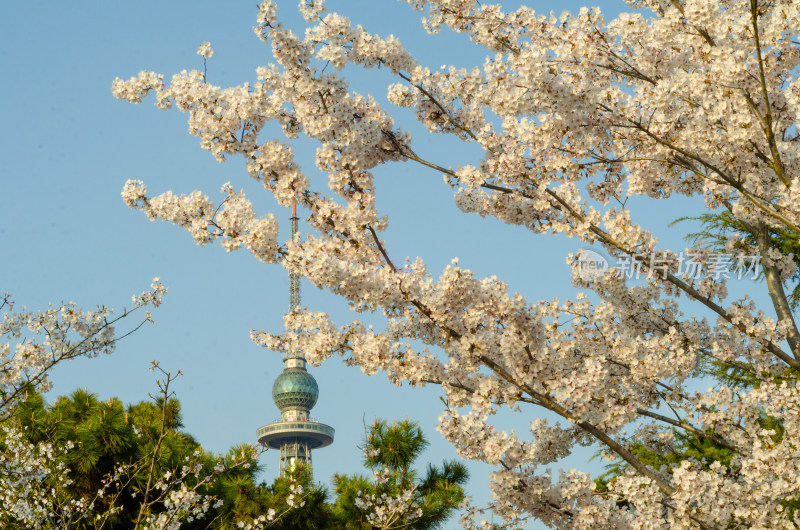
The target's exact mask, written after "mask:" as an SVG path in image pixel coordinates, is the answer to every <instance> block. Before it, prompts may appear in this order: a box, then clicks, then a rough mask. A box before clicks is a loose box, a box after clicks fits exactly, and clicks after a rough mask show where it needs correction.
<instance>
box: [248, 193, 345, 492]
mask: <svg viewBox="0 0 800 530" xmlns="http://www.w3.org/2000/svg"><path fill="white" fill-rule="evenodd" d="M291 222H292V239H294V238H295V237H296V236H297V205H292V217H291ZM299 307H300V278H299V277H298V276H297V274H296V273H294V272H290V273H289V311H297V310H298V308H299ZM317 398H319V387H318V386H317V381H316V380H315V379H314V376H312V375H311V374H310V373H308V370H306V360H305V357H303V356H302V354H300V355H288V356H286V357H284V359H283V372H281V375H279V376H278V378H277V379H275V383H273V385H272V400H273V401H274V402H275V405H277V407H278V408H279V409H280V411H281V417H280V418H279V419H277V420H275V421H273V422H272V423H268V424H267V425H264V426H263V427H261V428H260V429H258V431H256V433H257V435H258V442H259V443H260V444H263V445H265V446H267V447H271V448H273V449H279V450H280V476H282V477H283V476H286V474H287V473H288V472H289V471H291V470H293V469H294V468H295V467H297V466H298V465H303V466H305V467H307V468H309V469H311V450H312V449H318V448H320V447H325V446H328V445H330V444H332V443H333V434H334V430H333V427H331V426H330V425H325V424H324V423H320V422H319V421H317V420H316V419H314V418H312V417H311V416H309V412H310V411H311V409H312V408H313V407H314V405H315V404H316V403H317Z"/></svg>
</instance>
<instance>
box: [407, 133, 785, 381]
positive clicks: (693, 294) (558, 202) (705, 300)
mask: <svg viewBox="0 0 800 530" xmlns="http://www.w3.org/2000/svg"><path fill="white" fill-rule="evenodd" d="M404 153H405V156H406V158H408V159H409V160H413V161H415V162H418V163H420V164H422V165H424V166H427V167H430V168H432V169H436V170H437V171H441V172H443V173H445V174H448V175H450V176H452V177H454V178H459V177H458V175H457V174H456V173H455V172H454V171H452V170H451V169H448V168H445V167H443V166H440V165H438V164H435V163H432V162H428V161H427V160H424V159H422V158H420V157H419V156H418V155H416V153H414V152H413V151H412V150H411V149H410V148H409V147H407V146H406V147H405V149H404ZM481 187H483V188H486V189H490V190H494V191H499V192H501V193H508V194H518V195H520V196H522V197H525V198H526V199H531V200H533V199H534V198H533V197H531V196H530V195H528V194H526V193H525V192H522V191H519V190H511V189H509V188H506V187H503V186H498V185H496V184H489V183H486V182H484V183H483V184H482V185H481ZM543 191H544V193H546V194H547V195H549V196H550V197H551V199H552V200H553V201H555V203H553V202H551V205H552V206H553V207H554V208H556V209H558V210H561V211H564V212H567V213H568V214H569V215H570V216H572V217H573V218H574V219H576V220H577V221H579V222H581V223H587V220H586V217H585V216H583V215H582V214H580V213H579V212H578V211H577V210H575V209H574V208H573V207H572V206H571V205H570V204H569V203H568V202H567V201H565V200H564V199H563V198H561V197H560V196H559V195H558V194H557V193H556V192H554V191H553V190H551V189H549V188H545V189H544V190H543ZM587 224H588V228H589V230H590V231H591V232H592V233H594V234H595V235H596V236H597V237H598V239H599V240H600V241H602V242H603V243H605V244H606V245H608V246H609V247H612V248H614V249H616V250H619V251H621V252H623V253H624V254H627V255H628V256H631V257H632V258H633V259H636V255H637V251H636V250H635V249H629V248H627V247H626V246H624V245H622V244H621V243H619V242H617V241H616V240H614V239H613V238H612V237H611V235H610V234H609V233H608V232H606V231H605V230H603V229H602V228H600V227H599V226H597V225H595V224H594V223H587ZM639 263H640V264H641V266H642V267H644V268H645V269H649V267H650V265H649V263H647V261H641V260H639ZM664 279H665V280H667V281H669V282H670V283H672V284H674V285H675V286H676V287H678V288H679V289H681V290H682V291H684V292H685V293H686V294H687V295H689V297H690V298H693V299H695V300H697V301H698V302H700V303H702V304H703V305H705V306H706V307H707V308H709V309H711V310H712V311H713V312H714V313H716V314H717V315H719V316H720V317H722V318H723V319H724V320H725V321H726V322H728V323H729V324H731V325H733V326H734V327H735V328H736V329H738V330H739V331H740V332H742V333H743V334H745V335H746V336H748V337H751V338H755V339H756V340H758V341H759V342H761V343H762V344H763V345H764V347H765V348H767V350H768V351H769V352H770V353H772V354H773V355H775V356H776V357H777V358H779V359H780V360H782V361H783V362H784V363H786V364H787V365H789V366H790V367H792V368H793V369H795V370H800V361H798V360H797V359H794V358H793V357H792V356H791V355H789V354H787V353H786V352H784V351H783V350H782V349H781V348H779V347H778V346H777V345H776V344H774V343H773V342H771V341H768V340H764V339H760V338H757V337H755V336H754V335H753V334H752V333H751V332H748V330H747V327H746V326H745V325H744V324H743V323H741V322H737V321H735V320H734V319H733V317H732V316H731V315H729V314H728V312H727V311H725V309H724V308H722V307H721V306H720V305H719V304H717V303H715V302H714V301H713V300H711V299H710V298H709V297H707V296H704V295H703V294H701V293H700V292H699V291H698V290H697V289H695V288H694V287H692V286H691V285H690V284H688V283H687V282H685V281H683V280H682V279H680V278H678V277H677V276H675V275H674V274H673V273H671V272H668V271H666V277H665V278H664Z"/></svg>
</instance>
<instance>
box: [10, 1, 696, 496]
mask: <svg viewBox="0 0 800 530" xmlns="http://www.w3.org/2000/svg"><path fill="white" fill-rule="evenodd" d="M280 5H281V17H282V18H283V20H284V21H286V22H287V23H288V24H289V25H294V26H295V27H297V24H298V23H299V20H300V19H299V16H298V15H297V12H296V2H295V1H294V0H293V1H287V2H280ZM328 5H329V9H331V10H337V11H339V12H341V13H343V14H345V15H348V16H350V17H351V19H353V20H354V22H356V23H360V24H362V25H363V26H364V27H366V28H367V29H368V30H370V31H372V32H376V33H379V34H381V35H387V34H389V33H394V34H395V35H397V36H398V37H399V38H400V40H401V41H402V42H403V43H404V45H405V46H406V47H407V48H409V49H410V50H411V51H412V52H413V53H415V54H416V55H417V57H418V58H419V59H420V61H421V62H422V63H423V64H426V65H428V66H430V67H431V68H438V67H439V66H440V65H441V64H445V63H447V64H455V65H456V66H471V65H474V64H480V62H481V57H482V54H481V52H480V50H477V49H476V48H475V47H474V46H473V45H472V44H471V43H470V42H469V41H468V40H467V39H466V38H464V37H463V36H458V35H454V34H452V33H448V32H443V34H442V35H440V36H438V37H429V36H428V35H426V34H425V33H424V31H423V30H422V29H421V26H420V24H419V18H420V14H419V13H416V12H414V11H413V10H412V9H411V7H410V6H408V5H407V4H405V3H404V2H398V1H394V0H380V1H378V0H371V1H367V0H357V1H340V2H330V1H329V2H328ZM533 5H534V7H535V8H536V9H537V10H540V11H543V12H549V11H551V10H554V11H556V12H557V13H560V12H561V11H562V10H564V9H569V10H575V9H576V8H577V7H578V6H579V5H581V2H573V1H562V2H558V3H554V2H550V3H548V2H541V1H537V2H535V3H534V4H533ZM609 7H611V6H609ZM613 7H614V8H616V4H615V5H614V6H613ZM4 15H5V16H4V17H3V18H2V20H0V35H2V36H0V43H1V45H0V71H2V72H3V78H4V81H3V83H2V84H1V85H0V97H1V98H2V100H3V101H4V102H5V105H4V111H3V124H4V126H3V127H2V128H1V129H0V146H2V147H0V149H2V151H1V152H0V154H1V155H2V157H0V168H2V169H1V170H0V175H2V184H3V193H2V194H1V195H0V244H2V246H1V247H0V248H2V249H3V259H2V261H0V280H2V281H0V291H11V292H12V293H13V295H14V298H15V300H16V301H17V302H18V303H19V304H24V305H27V306H29V307H31V308H38V307H43V306H46V305H47V303H48V302H50V301H52V302H55V303H57V302H59V301H62V300H64V301H69V300H74V301H75V302H77V303H79V304H80V305H83V306H92V305H94V304H96V303H103V304H106V305H109V306H111V307H115V308H121V307H123V306H130V296H131V295H132V294H134V293H138V292H140V291H142V290H143V289H145V288H146V287H147V286H148V285H149V283H150V280H151V278H153V277H154V276H160V277H161V279H162V281H163V282H164V284H165V285H166V286H168V287H169V289H170V292H169V294H168V295H167V297H166V299H165V302H164V305H163V306H162V307H161V308H160V309H158V310H156V311H155V312H154V319H155V321H156V324H155V325H154V326H149V325H148V326H146V327H145V328H144V329H143V330H142V331H140V332H138V333H136V334H135V335H134V336H132V337H130V338H128V339H126V340H125V341H124V342H122V343H121V344H120V345H119V347H118V350H117V352H116V353H115V354H113V355H112V356H110V357H103V358H98V359H91V360H82V361H77V362H73V363H70V364H68V365H65V366H63V367H62V368H61V369H59V370H58V371H57V372H56V374H55V378H54V382H55V388H54V390H53V391H52V392H51V394H50V397H51V398H52V397H54V396H55V395H59V394H64V393H68V392H71V391H72V390H74V389H75V388H79V387H80V388H82V387H87V388H89V389H90V390H91V391H93V392H96V393H98V394H99V395H100V396H101V397H107V396H117V397H119V398H120V399H122V400H124V401H126V402H131V401H139V400H142V399H146V397H147V393H148V392H153V391H154V390H155V380H154V377H153V374H151V373H150V372H149V371H148V369H147V368H148V365H149V363H150V362H151V361H152V360H158V361H160V362H161V364H162V366H163V367H164V368H165V369H167V370H172V371H176V370H178V369H182V370H184V372H185V377H183V378H182V379H181V380H180V381H179V382H178V383H177V385H176V387H175V388H176V391H177V393H178V397H179V399H180V400H181V402H182V403H183V415H184V423H185V427H186V430H188V431H189V432H191V433H192V434H194V435H195V436H196V437H197V439H198V440H199V441H200V442H201V443H202V444H203V445H204V446H205V447H207V448H209V449H212V450H215V451H223V450H225V449H226V448H228V447H230V446H231V445H234V444H236V443H240V442H243V441H252V442H255V431H256V429H257V428H258V427H260V426H261V425H263V424H265V423H268V422H270V421H272V420H273V419H275V418H276V417H277V416H278V415H279V413H278V410H277V409H276V408H275V406H274V405H273V403H272V400H271V396H270V389H271V386H272V381H273V380H274V378H275V377H276V376H277V375H278V373H279V372H280V370H281V368H282V363H281V359H280V356H279V355H278V354H276V353H273V352H269V351H265V350H263V349H261V348H259V347H257V346H256V345H254V344H253V343H252V342H250V340H249V332H250V330H251V329H256V330H263V331H274V332H279V331H280V330H281V329H282V315H283V313H284V312H285V310H286V306H287V283H288V281H287V278H286V274H285V272H284V270H283V269H282V268H280V266H277V265H271V266H265V265H262V264H260V263H258V262H257V261H256V260H255V259H253V258H252V257H251V256H250V255H249V254H247V253H245V252H235V253H230V254H228V253H226V252H224V250H222V249H221V248H220V247H219V246H218V245H212V246H209V247H205V248H200V247H197V246H195V245H194V243H193V242H192V240H191V238H190V237H189V235H188V234H187V233H186V232H184V231H182V230H180V229H179V228H177V227H174V226H172V225H168V224H166V223H161V222H158V223H151V222H149V221H148V220H147V219H146V217H145V216H144V215H143V214H141V213H139V212H136V211H133V210H130V209H128V208H127V207H126V206H125V205H124V204H123V202H122V200H121V198H120V191H121V189H122V186H123V184H124V182H125V181H126V180H127V179H129V178H135V179H142V180H144V181H145V183H147V184H148V187H149V189H150V190H151V192H162V191H166V190H169V189H171V190H173V191H174V192H175V193H178V194H179V193H188V192H190V191H192V190H194V189H201V190H203V191H204V192H206V193H207V194H209V195H210V196H211V197H212V198H217V197H219V195H218V193H217V192H218V190H219V187H220V185H221V184H222V183H224V182H226V181H231V182H232V184H233V185H234V187H235V188H237V189H238V188H244V189H245V190H247V191H248V195H249V196H250V198H251V199H253V200H254V202H255V203H256V205H257V206H258V207H259V208H260V209H261V212H262V213H263V212H266V211H272V212H274V213H275V214H276V215H277V216H278V218H279V219H280V220H281V221H282V224H281V229H282V230H285V231H286V234H288V221H286V219H288V216H289V211H288V210H286V209H283V208H279V207H277V206H276V204H275V203H274V201H273V200H272V199H271V198H270V197H268V196H267V194H266V193H265V192H264V191H263V190H260V189H259V187H258V186H257V185H256V184H255V183H254V182H252V181H250V179H249V177H247V174H246V172H245V171H244V165H243V163H242V162H240V161H239V160H231V161H229V162H226V163H224V164H219V163H217V162H216V161H214V159H213V158H212V157H211V156H210V155H209V154H208V153H207V152H205V151H202V150H201V149H200V148H199V145H198V143H199V142H198V140H197V138H195V137H192V136H190V135H188V134H187V132H186V122H185V117H184V116H183V115H181V114H179V113H178V112H176V111H169V112H163V111H158V110H157V109H155V108H154V107H153V106H152V101H149V100H146V101H145V102H144V103H142V104H140V105H131V104H129V103H126V102H122V101H118V100H115V99H114V98H113V97H112V96H111V93H110V86H111V82H112V80H113V79H114V78H115V77H118V76H119V77H123V78H128V77H130V76H133V75H136V74H137V73H138V72H139V70H142V69H148V70H154V71H157V72H160V73H163V74H165V75H166V76H167V78H169V76H171V74H172V73H174V72H177V71H180V70H182V69H192V68H202V58H201V57H199V56H198V55H196V53H195V52H196V49H197V46H198V45H199V44H201V43H202V42H203V41H210V42H211V44H212V46H213V47H214V49H215V51H216V54H215V56H214V57H213V58H212V59H211V60H210V61H209V64H208V72H209V74H208V78H209V81H210V82H212V83H214V84H220V85H223V86H227V85H232V84H240V83H243V82H246V81H252V80H253V79H254V78H255V73H254V71H255V68H256V66H259V65H263V64H266V63H268V62H270V59H271V56H270V52H269V48H268V47H267V46H265V45H264V44H263V43H261V42H260V41H259V40H258V39H257V38H256V37H255V35H254V34H253V32H252V29H251V28H252V26H253V25H254V23H255V15H256V9H255V1H254V0H247V1H239V0H237V1H228V2H213V1H192V2H188V1H173V2H155V1H141V2H136V3H130V2H99V1H96V2H88V1H79V2H67V3H65V2H15V3H13V4H10V5H8V6H6V7H5V8H4ZM347 73H349V74H353V84H352V86H351V88H352V89H353V90H356V91H359V92H361V93H371V94H373V95H375V96H376V97H377V98H378V99H379V100H385V92H386V90H385V87H386V85H387V84H388V83H391V82H394V81H395V80H394V79H391V75H390V74H389V73H387V72H385V71H380V72H377V71H369V72H366V73H364V72H361V71H355V70H353V71H350V70H348V71H347ZM391 112H392V113H393V114H394V115H395V116H396V119H397V123H398V125H401V126H403V127H407V128H409V129H410V130H411V131H412V134H414V137H415V146H417V148H418V150H419V151H420V152H421V153H422V154H431V155H434V156H435V157H438V160H439V161H440V163H443V165H449V164H452V165H456V164H459V163H469V162H473V161H475V160H477V157H478V156H479V154H478V153H477V152H476V151H475V150H474V146H464V145H461V144H459V143H458V142H457V141H455V140H454V139H452V138H439V137H437V138H435V139H431V138H429V137H426V135H425V134H424V133H423V132H422V131H421V130H420V129H419V128H418V127H415V126H414V124H413V122H412V117H411V115H410V114H409V113H407V112H404V111H403V112H401V111H399V110H398V109H392V110H391ZM297 152H298V155H299V156H298V158H299V161H300V163H301V164H302V165H303V167H304V168H307V169H312V168H313V166H312V163H311V159H310V156H309V155H310V154H311V153H312V151H311V147H310V146H309V145H308V144H303V143H301V144H300V145H299V146H298V147H297ZM303 157H305V159H304V158H303ZM304 160H305V161H304ZM376 176H377V188H378V198H377V200H378V206H379V209H381V210H383V211H384V213H387V214H388V215H389V217H390V229H389V231H388V232H387V234H386V239H387V241H388V244H389V250H390V252H391V253H392V255H393V257H395V258H396V259H397V260H398V261H399V260H402V259H403V258H404V257H406V256H409V257H411V258H412V259H413V258H414V257H416V256H421V257H422V258H423V259H424V260H425V261H426V263H427V264H428V267H429V270H431V271H432V272H433V273H434V274H436V272H437V271H439V270H441V269H442V267H444V266H445V265H446V264H447V263H449V262H450V260H451V259H452V258H453V257H456V256H457V257H459V258H460V263H461V265H462V266H464V267H467V268H471V269H473V270H474V271H476V272H477V273H478V274H479V275H497V276H498V277H499V278H502V279H504V280H506V281H507V282H508V284H509V286H510V290H511V291H517V292H520V293H522V294H523V295H525V296H527V297H528V298H529V299H530V300H536V299H540V298H551V297H554V296H557V297H560V298H565V297H567V296H571V295H573V294H574V291H575V289H574V288H573V287H572V286H571V285H570V282H569V274H568V269H567V267H566V265H565V256H566V254H567V253H568V252H573V251H575V250H577V248H579V245H578V243H577V242H575V241H569V240H561V239H555V238H551V237H544V236H534V235H531V234H529V233H526V232H525V231H524V230H523V229H520V228H519V227H508V226H504V225H502V224H501V223H499V222H497V221H495V220H484V219H480V218H479V217H477V216H469V215H466V214H463V213H461V212H459V211H458V210H457V209H456V208H455V206H454V205H453V201H452V194H451V191H450V190H449V188H447V187H446V186H445V185H444V184H443V182H442V179H441V176H440V175H438V174H436V173H435V172H432V171H430V170H425V169H421V168H419V167H415V166H412V165H411V164H408V163H405V164H401V163H398V164H393V165H391V166H387V167H385V168H382V169H380V170H379V171H378V172H377V175H376ZM316 182H319V180H317V181H316ZM642 204H643V208H645V207H646V204H645V203H642ZM681 214H682V212H677V211H675V210H669V211H665V210H664V209H657V208H655V209H653V208H650V209H649V213H648V215H647V218H646V220H647V224H652V225H653V226H660V227H662V228H663V227H664V225H665V224H666V222H668V221H670V220H672V219H673V218H674V217H675V216H677V215H681ZM302 229H303V227H302V223H301V230H302ZM661 232H662V234H663V233H664V232H663V231H661ZM666 233H667V235H668V237H667V240H669V239H670V238H672V239H673V240H674V241H676V242H679V241H680V240H679V237H678V236H677V232H674V231H673V232H666ZM680 248H683V247H682V246H681V247H680ZM303 303H304V305H306V306H308V307H309V308H311V309H313V310H321V311H329V312H330V313H331V314H332V315H333V316H334V318H335V319H336V321H337V322H338V323H340V324H343V323H346V322H348V321H349V320H350V319H351V318H353V315H351V314H349V312H348V311H347V308H346V305H345V304H343V303H342V301H341V300H339V299H337V298H336V297H334V296H332V295H331V294H330V293H326V292H322V291H318V290H316V289H314V288H313V287H311V286H309V285H308V284H305V283H304V284H303ZM312 373H313V375H314V376H315V377H316V379H317V381H318V382H319V386H320V401H319V403H318V404H317V406H316V407H315V409H314V410H313V411H312V414H313V415H314V416H315V417H317V418H319V419H320V420H321V421H324V422H326V423H329V424H330V425H332V426H334V427H335V428H336V440H335V442H334V445H332V446H331V447H328V448H325V449H322V450H320V451H317V452H315V455H314V457H315V461H314V465H315V476H316V478H317V479H318V480H320V481H322V482H324V483H327V481H328V477H330V476H331V475H333V474H334V473H335V472H353V471H357V470H360V468H361V454H360V452H359V450H358V449H357V447H356V446H357V444H358V443H359V441H360V440H361V437H362V435H363V422H365V421H366V422H367V423H369V422H370V421H371V420H372V418H374V417H376V416H378V417H383V418H387V419H389V420H392V419H400V418H404V417H410V418H412V419H415V420H417V421H419V422H420V423H421V425H422V426H423V428H424V430H425V432H426V434H427V436H428V438H429V439H430V441H431V447H430V449H429V451H428V452H427V453H426V455H425V458H426V459H427V460H429V461H434V462H436V461H441V460H442V459H444V458H455V457H456V455H455V451H454V450H453V449H452V448H451V447H450V446H449V445H448V444H447V443H446V442H445V441H444V440H443V439H442V438H441V436H440V435H439V434H438V433H437V432H436V431H435V425H436V417H437V416H438V414H439V413H440V411H441V403H440V401H439V400H438V396H439V395H440V393H439V391H438V389H435V388H426V389H415V390H411V389H409V388H395V387H393V386H392V385H391V384H390V383H389V382H388V381H387V380H386V378H385V377H384V376H382V375H377V376H374V377H366V376H364V375H363V374H361V373H360V372H359V371H358V369H356V368H349V367H345V366H343V365H342V363H341V362H339V361H338V360H337V359H333V360H331V361H330V362H328V363H326V364H324V365H323V366H322V367H319V368H312ZM530 419H532V417H531V416H529V415H526V416H520V415H517V416H503V417H501V419H500V421H501V422H503V423H504V424H507V425H508V426H509V427H514V428H517V429H523V430H524V429H525V428H526V426H527V423H528V421H530ZM586 454H587V453H583V454H581V455H579V456H578V457H576V458H575V459H573V461H572V462H569V463H565V466H566V465H576V466H581V464H583V463H584V462H585V458H586ZM277 458H278V455H277V452H269V453H267V454H266V455H265V456H264V457H263V460H262V462H263V463H264V464H265V465H266V470H265V472H264V477H265V478H266V479H271V478H272V477H274V476H275V475H276V473H277ZM471 469H472V473H473V478H472V480H471V482H470V484H469V487H468V490H469V493H470V494H471V495H472V496H473V498H474V499H475V500H476V501H477V502H478V503H484V504H485V503H486V502H488V500H489V497H488V490H487V487H486V481H487V473H488V471H489V468H488V466H484V465H477V464H475V465H472V466H471Z"/></svg>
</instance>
